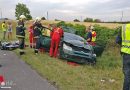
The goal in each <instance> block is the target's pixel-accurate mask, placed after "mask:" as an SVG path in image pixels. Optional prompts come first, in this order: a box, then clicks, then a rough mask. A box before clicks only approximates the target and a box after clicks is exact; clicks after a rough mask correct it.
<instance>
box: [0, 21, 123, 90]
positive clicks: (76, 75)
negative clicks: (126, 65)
mask: <svg viewBox="0 0 130 90" xmlns="http://www.w3.org/2000/svg"><path fill="white" fill-rule="evenodd" d="M29 23H30V22H28V23H26V26H29ZM48 23H55V22H54V21H49V22H48V21H44V22H43V24H45V25H47V24H48ZM72 23H73V22H72ZM84 24H85V25H86V26H88V25H90V23H84ZM0 25H1V24H0ZM102 25H103V26H105V25H106V26H107V27H109V28H115V27H117V26H118V24H102ZM15 26H16V23H15V22H13V30H14V33H13V39H14V40H15V39H16V38H15ZM0 38H2V32H1V31H0ZM26 44H28V33H27V35H26ZM33 51H34V50H33V49H30V48H28V47H27V48H26V55H24V56H19V55H18V50H15V51H14V52H16V54H17V55H18V56H19V57H20V58H22V59H23V60H24V61H25V62H26V63H27V64H28V65H30V67H32V69H34V70H36V71H37V72H38V73H39V74H40V75H41V76H42V77H44V78H46V79H47V80H48V81H49V82H50V83H52V84H53V85H55V86H56V87H57V88H58V89H59V90H122V83H123V73H122V61H121V56H120V50H119V46H118V45H116V44H115V43H114V38H113V40H111V42H110V43H109V44H108V45H107V46H106V48H105V51H104V53H103V55H102V56H101V57H98V58H97V64H96V65H95V66H90V65H79V66H71V65H68V64H67V62H66V61H64V60H59V59H56V58H51V57H49V55H48V53H40V54H39V55H37V56H36V55H35V54H34V52H33Z"/></svg>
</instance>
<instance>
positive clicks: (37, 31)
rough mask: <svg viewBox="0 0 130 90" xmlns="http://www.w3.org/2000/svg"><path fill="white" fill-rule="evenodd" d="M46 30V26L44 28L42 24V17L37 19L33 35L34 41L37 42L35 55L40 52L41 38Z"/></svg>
mask: <svg viewBox="0 0 130 90" xmlns="http://www.w3.org/2000/svg"><path fill="white" fill-rule="evenodd" d="M44 28H46V27H44V26H42V24H41V18H40V17H36V20H35V22H34V24H33V33H34V34H33V35H34V40H35V42H36V47H35V50H34V53H35V54H38V50H39V49H40V47H41V43H40V36H41V35H42V30H43V29H44Z"/></svg>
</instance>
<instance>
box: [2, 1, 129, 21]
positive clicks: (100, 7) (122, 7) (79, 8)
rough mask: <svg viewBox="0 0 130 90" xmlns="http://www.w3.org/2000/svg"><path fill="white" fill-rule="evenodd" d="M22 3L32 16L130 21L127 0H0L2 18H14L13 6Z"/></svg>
mask: <svg viewBox="0 0 130 90" xmlns="http://www.w3.org/2000/svg"><path fill="white" fill-rule="evenodd" d="M18 3H24V4H26V6H27V7H28V8H29V10H30V13H31V15H32V17H33V18H36V17H43V16H44V17H47V12H48V19H49V20H54V19H59V20H65V21H72V20H74V19H79V20H80V21H83V20H84V19H85V18H86V17H90V18H94V19H101V20H102V21H120V20H121V17H122V13H123V19H122V20H123V21H130V1H129V0H0V13H1V12H2V17H3V18H5V17H6V18H10V19H15V7H16V4H18ZM0 16H1V14H0Z"/></svg>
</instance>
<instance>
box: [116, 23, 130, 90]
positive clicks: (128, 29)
mask: <svg viewBox="0 0 130 90" xmlns="http://www.w3.org/2000/svg"><path fill="white" fill-rule="evenodd" d="M116 43H118V44H120V45H121V55H122V57H123V73H124V84H123V90H130V24H125V25H123V26H122V30H121V31H119V34H118V36H117V38H116Z"/></svg>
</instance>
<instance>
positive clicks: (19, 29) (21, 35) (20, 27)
mask: <svg viewBox="0 0 130 90" xmlns="http://www.w3.org/2000/svg"><path fill="white" fill-rule="evenodd" d="M25 19H26V17H25V16H24V15H21V16H20V17H19V21H18V24H17V26H16V37H17V38H18V40H19V49H20V52H19V53H20V55H23V54H25V52H24V47H25V45H24V43H25V29H26V28H25V27H24V22H25Z"/></svg>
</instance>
